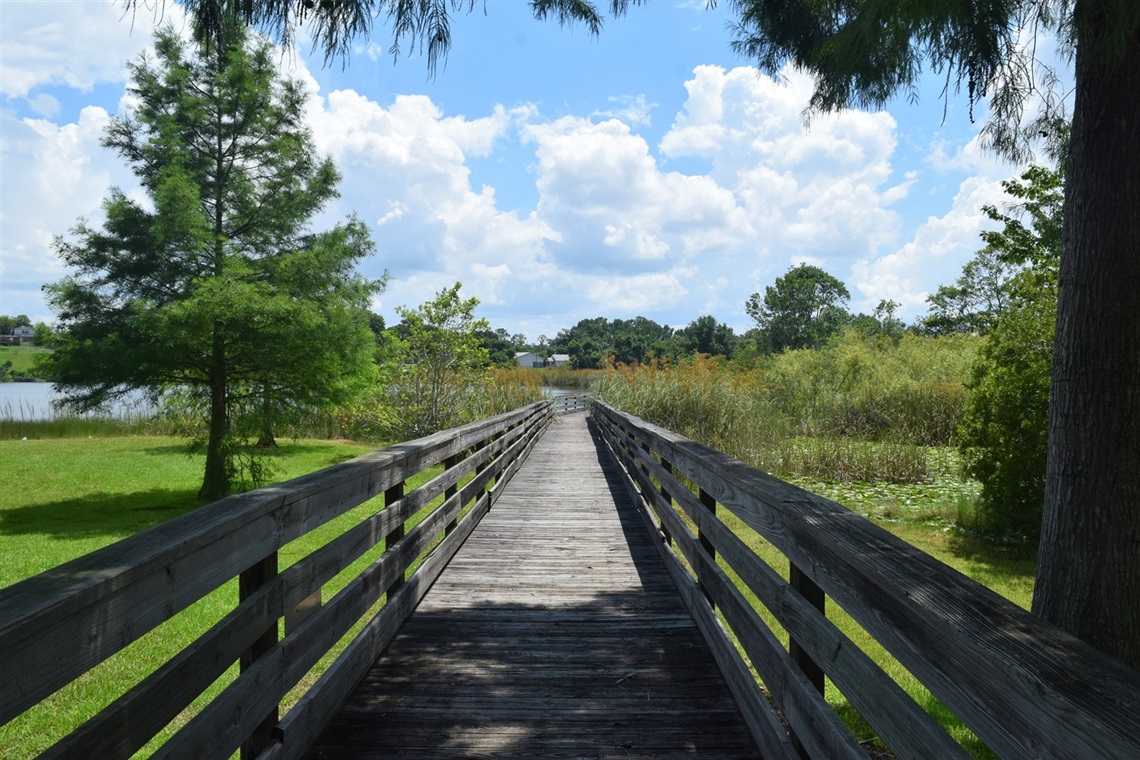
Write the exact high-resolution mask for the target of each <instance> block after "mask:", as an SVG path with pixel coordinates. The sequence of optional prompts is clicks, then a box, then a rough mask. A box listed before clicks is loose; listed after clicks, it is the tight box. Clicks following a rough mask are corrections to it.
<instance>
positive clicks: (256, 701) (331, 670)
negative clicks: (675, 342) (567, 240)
mask: <svg viewBox="0 0 1140 760" xmlns="http://www.w3.org/2000/svg"><path fill="white" fill-rule="evenodd" d="M552 408H553V404H552V403H551V402H550V401H543V402H540V403H537V404H532V405H531V406H528V407H525V408H523V409H521V410H518V411H515V412H511V413H508V414H504V415H500V416H498V417H494V418H491V419H488V420H484V421H482V422H478V423H474V424H471V425H467V426H464V427H461V428H456V429H453V430H448V431H444V432H441V433H437V434H435V435H432V436H428V437H426V438H421V439H419V440H416V441H411V442H408V443H402V444H399V445H396V446H392V447H390V448H387V449H383V450H380V451H377V452H373V453H371V454H367V455H365V456H362V457H359V458H357V459H354V460H352V461H349V462H345V463H342V464H339V465H336V466H333V467H330V468H328V469H325V470H322V471H320V472H317V473H313V474H311V475H306V476H304V477H300V478H297V479H295V480H291V481H288V482H286V483H282V484H280V485H277V486H273V487H270V488H262V489H259V490H257V491H252V492H249V493H245V494H241V495H237V496H232V497H229V498H227V499H223V500H221V501H218V502H215V503H213V504H210V505H207V506H205V507H202V508H200V509H197V510H195V511H193V512H191V513H188V514H186V515H183V516H182V517H180V518H176V519H174V520H171V521H169V522H167V523H164V524H162V525H159V526H158V527H156V528H153V529H151V530H148V531H146V532H143V533H140V534H138V535H135V536H132V537H130V538H127V539H125V540H123V541H120V542H118V543H116V544H113V545H111V546H108V547H106V548H104V549H102V550H99V551H96V552H94V553H92V554H88V555H86V556H84V557H81V558H79V559H77V560H74V561H73V562H70V563H67V564H65V565H61V566H60V567H58V568H55V569H53V570H50V571H48V572H46V573H43V574H41V575H38V576H35V577H33V578H29V579H27V580H25V581H22V582H19V583H17V584H14V585H12V586H10V587H8V588H6V589H4V590H2V591H0V674H2V675H0V726H2V725H3V724H5V723H8V722H9V721H11V720H12V719H13V718H15V717H16V716H19V715H21V714H22V713H23V712H25V711H26V710H28V709H29V708H32V707H33V706H35V705H36V704H38V703H39V702H41V701H42V700H44V699H45V698H47V697H49V695H51V694H52V693H53V692H55V691H56V690H57V689H59V688H60V687H63V686H65V685H67V684H69V683H71V682H73V681H76V679H80V678H81V677H83V675H84V674H85V673H86V672H87V671H88V670H90V669H91V668H93V667H95V666H96V665H98V664H99V663H101V662H103V661H104V660H106V659H107V658H108V657H110V656H111V655H113V654H115V653H117V652H119V651H120V650H123V649H124V648H125V647H127V646H128V645H129V644H130V643H131V642H133V641H135V640H137V639H138V638H139V637H141V636H143V634H145V633H147V632H148V631H151V630H152V629H154V628H156V627H157V626H159V625H160V624H161V623H163V622H164V621H166V620H168V619H170V618H172V617H174V616H175V615H176V614H177V613H178V612H179V611H181V610H183V609H185V608H186V607H187V606H189V605H190V604H191V603H193V602H194V601H195V600H198V599H201V598H202V597H204V596H206V595H207V594H209V593H210V592H212V591H214V590H215V589H217V588H219V587H221V586H223V585H225V584H227V583H228V582H231V581H232V580H233V579H234V578H235V577H238V578H239V579H240V580H239V584H238V585H239V587H240V602H239V601H238V600H237V599H235V600H234V601H235V606H234V607H233V609H232V611H231V612H229V614H227V615H225V617H223V618H222V619H221V620H220V621H219V622H217V623H216V624H215V625H214V626H213V627H212V628H210V629H209V630H208V631H207V632H205V633H204V634H202V635H201V636H200V637H199V638H198V639H197V640H196V641H194V643H193V644H192V645H190V646H189V647H187V648H185V649H183V650H182V651H181V652H179V653H178V654H176V655H175V656H174V657H172V658H171V659H170V660H169V661H168V662H165V663H161V664H160V666H159V667H158V669H157V670H155V671H154V672H153V673H151V674H150V675H149V676H147V677H146V678H144V679H143V680H141V681H140V682H139V683H138V684H136V685H135V686H133V687H132V688H130V689H129V690H128V691H126V693H124V694H122V695H121V696H119V697H118V698H117V699H115V700H114V701H113V702H112V703H111V704H110V705H109V706H107V707H106V709H104V710H102V711H101V712H99V713H98V714H96V715H94V716H93V717H91V718H90V720H88V721H87V722H86V723H84V724H83V725H82V726H80V727H79V728H78V729H76V730H75V731H74V732H72V733H70V734H68V735H67V736H65V737H63V738H62V739H61V740H60V741H59V742H58V743H56V744H55V745H54V746H52V747H51V748H50V749H49V750H48V751H47V752H46V753H45V754H44V755H43V757H76V758H84V759H85V760H90V759H92V758H98V759H99V760H104V759H105V758H126V757H130V756H131V755H132V754H133V753H134V752H135V751H137V750H138V749H139V748H141V747H143V746H144V745H146V743H147V742H148V741H149V740H150V739H151V737H153V736H155V735H156V734H158V733H159V732H160V731H162V730H164V728H165V727H166V726H167V724H168V723H170V722H171V721H172V720H173V719H175V718H176V717H178V716H179V715H180V713H181V712H182V711H183V710H184V709H185V708H186V707H187V706H188V705H190V703H191V702H193V701H194V700H195V698H196V697H198V695H199V694H201V693H202V692H203V691H204V690H206V689H207V687H209V686H210V685H211V684H212V683H213V682H214V681H215V680H216V679H218V678H219V677H220V676H222V675H223V674H224V673H225V672H226V671H227V670H228V669H229V668H230V667H231V666H232V665H233V664H234V663H237V662H239V661H240V663H241V672H240V675H238V676H237V677H236V678H235V679H234V680H233V681H232V682H231V683H229V684H228V685H227V686H225V688H224V689H223V690H222V691H221V693H220V694H218V695H217V696H216V697H215V698H214V699H213V700H212V701H210V702H209V704H207V705H206V706H205V707H203V708H202V709H201V710H200V711H198V712H197V713H196V714H194V715H193V716H192V717H190V718H189V720H188V721H187V722H186V723H185V725H184V726H182V727H181V728H180V729H179V730H178V731H177V732H176V733H175V734H174V735H173V737H172V738H170V739H169V740H168V741H166V742H165V743H163V744H162V745H161V746H160V747H159V748H158V750H157V752H156V754H155V755H154V756H155V757H171V758H194V760H200V759H201V758H227V757H229V756H230V755H231V754H232V753H233V752H235V751H237V750H238V749H239V748H241V754H242V756H243V757H250V758H252V757H260V758H278V757H281V758H285V757H295V756H297V754H298V753H300V752H302V751H303V750H304V748H305V747H306V746H307V745H308V743H309V741H310V739H311V737H312V736H313V735H314V733H315V732H316V731H318V730H319V729H320V727H321V726H322V725H323V724H324V722H325V721H326V719H327V717H328V716H329V715H331V714H332V713H333V712H335V710H336V709H337V708H338V707H339V705H340V704H341V702H342V701H343V699H344V697H345V696H347V694H348V692H349V691H350V690H351V689H352V688H353V687H354V686H355V684H356V682H357V681H358V680H359V678H360V677H361V676H362V674H363V673H364V671H365V669H366V668H367V667H368V666H369V665H370V664H371V663H372V661H373V660H374V659H375V658H376V657H377V655H378V654H379V653H380V651H381V650H382V649H383V647H384V646H385V645H386V644H387V643H388V641H389V640H390V639H391V638H392V637H393V635H394V634H395V632H396V630H397V629H398V628H399V626H400V624H401V623H402V622H403V621H404V620H405V619H406V618H407V617H408V616H409V615H410V614H411V612H412V610H413V609H414V608H415V606H416V604H417V603H418V602H419V600H420V598H421V597H422V596H423V594H425V593H426V592H427V590H428V588H430V586H431V584H432V582H433V581H434V580H435V578H436V577H437V576H438V575H439V573H440V572H441V570H442V569H443V567H444V566H445V565H446V564H447V562H448V560H449V559H450V557H451V556H452V555H453V554H454V553H455V551H456V550H457V549H458V548H459V546H460V544H462V543H463V541H464V539H465V538H466V537H467V536H468V535H469V534H470V532H471V531H472V530H473V528H474V526H475V524H476V523H477V522H478V521H479V519H480V518H481V517H482V516H483V514H485V513H486V511H487V510H488V509H490V506H491V504H492V503H493V502H494V500H495V499H496V498H497V496H498V494H499V493H500V491H501V488H502V486H503V484H505V482H506V481H507V480H508V479H509V478H510V476H511V475H512V474H513V473H514V472H515V471H516V470H517V469H518V467H519V465H520V463H521V461H522V460H523V459H524V458H525V456H526V454H527V453H528V452H529V450H530V448H531V446H532V445H533V443H534V441H535V440H536V439H537V437H538V435H539V434H540V433H541V431H542V429H543V427H544V426H545V425H546V424H548V423H549V421H550V419H551V417H552V413H553V411H552ZM437 465H442V466H443V470H442V472H440V473H439V474H437V475H435V477H432V478H431V479H430V480H428V481H427V482H426V483H423V484H422V485H420V486H419V487H417V488H414V489H406V488H405V482H406V481H407V480H408V479H409V478H411V477H412V476H414V475H416V474H417V473H420V472H423V471H424V470H425V469H427V468H430V467H433V466H437ZM379 495H383V504H378V505H377V508H376V510H375V511H373V512H371V513H370V516H369V517H367V519H365V520H364V521H363V522H359V523H357V524H355V525H354V526H352V527H350V528H348V529H347V530H345V531H344V532H342V533H340V534H339V535H337V536H336V537H335V538H333V539H332V540H330V541H328V542H327V543H325V544H324V545H323V546H321V547H320V548H318V549H316V550H315V551H313V552H312V553H310V554H308V555H307V556H305V557H303V558H302V559H300V560H299V561H297V562H296V563H294V564H292V565H290V566H289V567H287V568H285V569H283V570H280V571H279V570H278V566H277V551H278V549H279V548H281V547H283V546H284V545H286V544H288V543H289V542H291V541H293V540H295V539H296V538H298V537H300V536H303V535H305V534H308V533H310V532H311V531H313V530H315V529H317V528H318V527H320V526H322V525H325V524H327V523H328V522H329V521H330V520H332V519H333V518H335V517H337V516H338V515H341V514H344V513H345V512H347V511H348V510H350V509H352V508H354V507H356V506H357V505H360V504H362V503H364V502H365V501H368V500H369V499H372V498H373V497H376V496H379ZM465 508H466V511H464V510H465ZM405 528H406V529H405ZM381 542H383V543H384V547H383V553H382V554H381V555H380V556H379V558H378V559H376V560H375V561H374V562H371V563H370V564H368V565H367V567H366V568H365V569H364V570H363V571H362V572H360V573H359V575H357V576H355V577H354V578H353V579H352V580H351V581H349V582H348V584H347V585H346V586H344V587H343V588H342V589H341V590H340V591H338V592H337V593H336V594H335V595H332V596H331V597H330V598H328V599H327V600H323V601H322V587H323V586H324V585H325V584H326V583H327V582H328V581H329V580H330V579H332V578H334V576H337V575H338V573H340V572H341V571H342V570H343V569H344V568H346V567H348V566H349V565H350V564H351V563H352V562H353V561H354V560H356V559H357V558H358V557H361V556H363V555H364V554H365V553H366V552H367V551H368V550H369V549H372V548H373V547H377V546H378V545H379V544H381ZM416 563H420V564H419V565H418V567H416V568H415V569H414V572H409V569H410V568H412V567H413V565H415V564H416ZM381 601H383V602H384V604H383V607H382V608H381V609H380V611H379V613H377V614H376V615H375V616H372V617H369V616H368V614H367V613H368V612H369V610H370V608H372V607H373V606H374V605H375V604H377V603H379V602H381ZM282 620H284V625H283V626H282V625H280V621H282ZM362 620H363V621H364V622H363V628H362V629H361V630H360V632H359V633H357V634H356V635H355V637H354V638H352V640H351V643H349V644H348V645H347V647H346V648H345V649H344V650H343V652H342V653H341V654H340V655H339V657H338V658H337V659H336V660H335V661H334V662H333V663H332V664H331V666H329V667H328V668H327V670H325V671H324V672H323V674H321V675H320V676H319V677H316V676H309V674H310V671H311V669H312V667H313V665H314V664H315V663H317V661H318V660H319V659H320V658H321V657H322V656H323V655H324V654H325V653H326V652H327V651H329V650H330V648H331V647H333V645H334V644H336V643H337V642H338V640H340V639H341V638H342V637H343V636H345V634H346V633H347V632H349V630H350V629H351V628H352V627H353V625H354V624H358V622H359V621H362ZM282 627H283V628H284V631H285V635H284V636H283V637H280V638H279V629H280V628H282ZM307 676H308V677H309V679H310V680H313V683H312V685H311V686H310V687H309V688H308V689H307V690H306V691H305V693H304V694H303V696H301V697H300V699H299V701H297V702H296V704H294V705H293V707H292V709H291V710H290V711H289V712H288V713H287V714H286V715H285V717H284V718H283V719H280V720H279V719H278V704H279V703H280V702H281V700H282V698H283V697H284V696H285V695H286V693H288V692H289V691H290V690H291V689H292V688H293V687H294V685H295V684H298V683H299V682H301V681H302V679H305V678H306V677H307Z"/></svg>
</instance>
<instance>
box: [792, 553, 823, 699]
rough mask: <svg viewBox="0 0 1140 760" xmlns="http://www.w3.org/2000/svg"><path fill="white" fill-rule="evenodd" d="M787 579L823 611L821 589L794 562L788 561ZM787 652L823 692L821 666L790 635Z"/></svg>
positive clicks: (812, 604) (801, 594) (813, 604)
mask: <svg viewBox="0 0 1140 760" xmlns="http://www.w3.org/2000/svg"><path fill="white" fill-rule="evenodd" d="M788 565H789V573H788V581H789V585H791V587H792V588H793V589H795V590H796V591H798V592H799V594H800V596H802V597H803V598H804V599H806V600H807V601H808V603H809V604H811V606H813V607H815V608H816V609H817V610H819V611H820V612H821V613H823V612H824V599H825V597H824V593H823V589H821V588H820V587H819V586H817V585H815V581H813V580H812V579H811V578H809V577H808V576H807V574H805V573H804V572H803V571H802V570H800V569H799V568H798V567H796V565H795V563H793V562H789V563H788ZM788 654H790V655H791V656H792V659H793V660H795V662H796V664H797V665H799V666H800V670H802V671H803V672H804V675H806V676H807V678H808V681H810V682H811V684H812V686H814V687H815V688H816V689H817V690H818V691H819V693H820V694H822V693H823V689H824V684H823V678H824V674H823V668H821V667H819V665H817V664H816V663H815V660H813V659H812V658H811V657H809V656H808V654H807V652H805V651H804V650H803V648H801V647H800V644H799V642H798V641H796V640H795V639H793V638H792V637H791V636H789V637H788Z"/></svg>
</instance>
